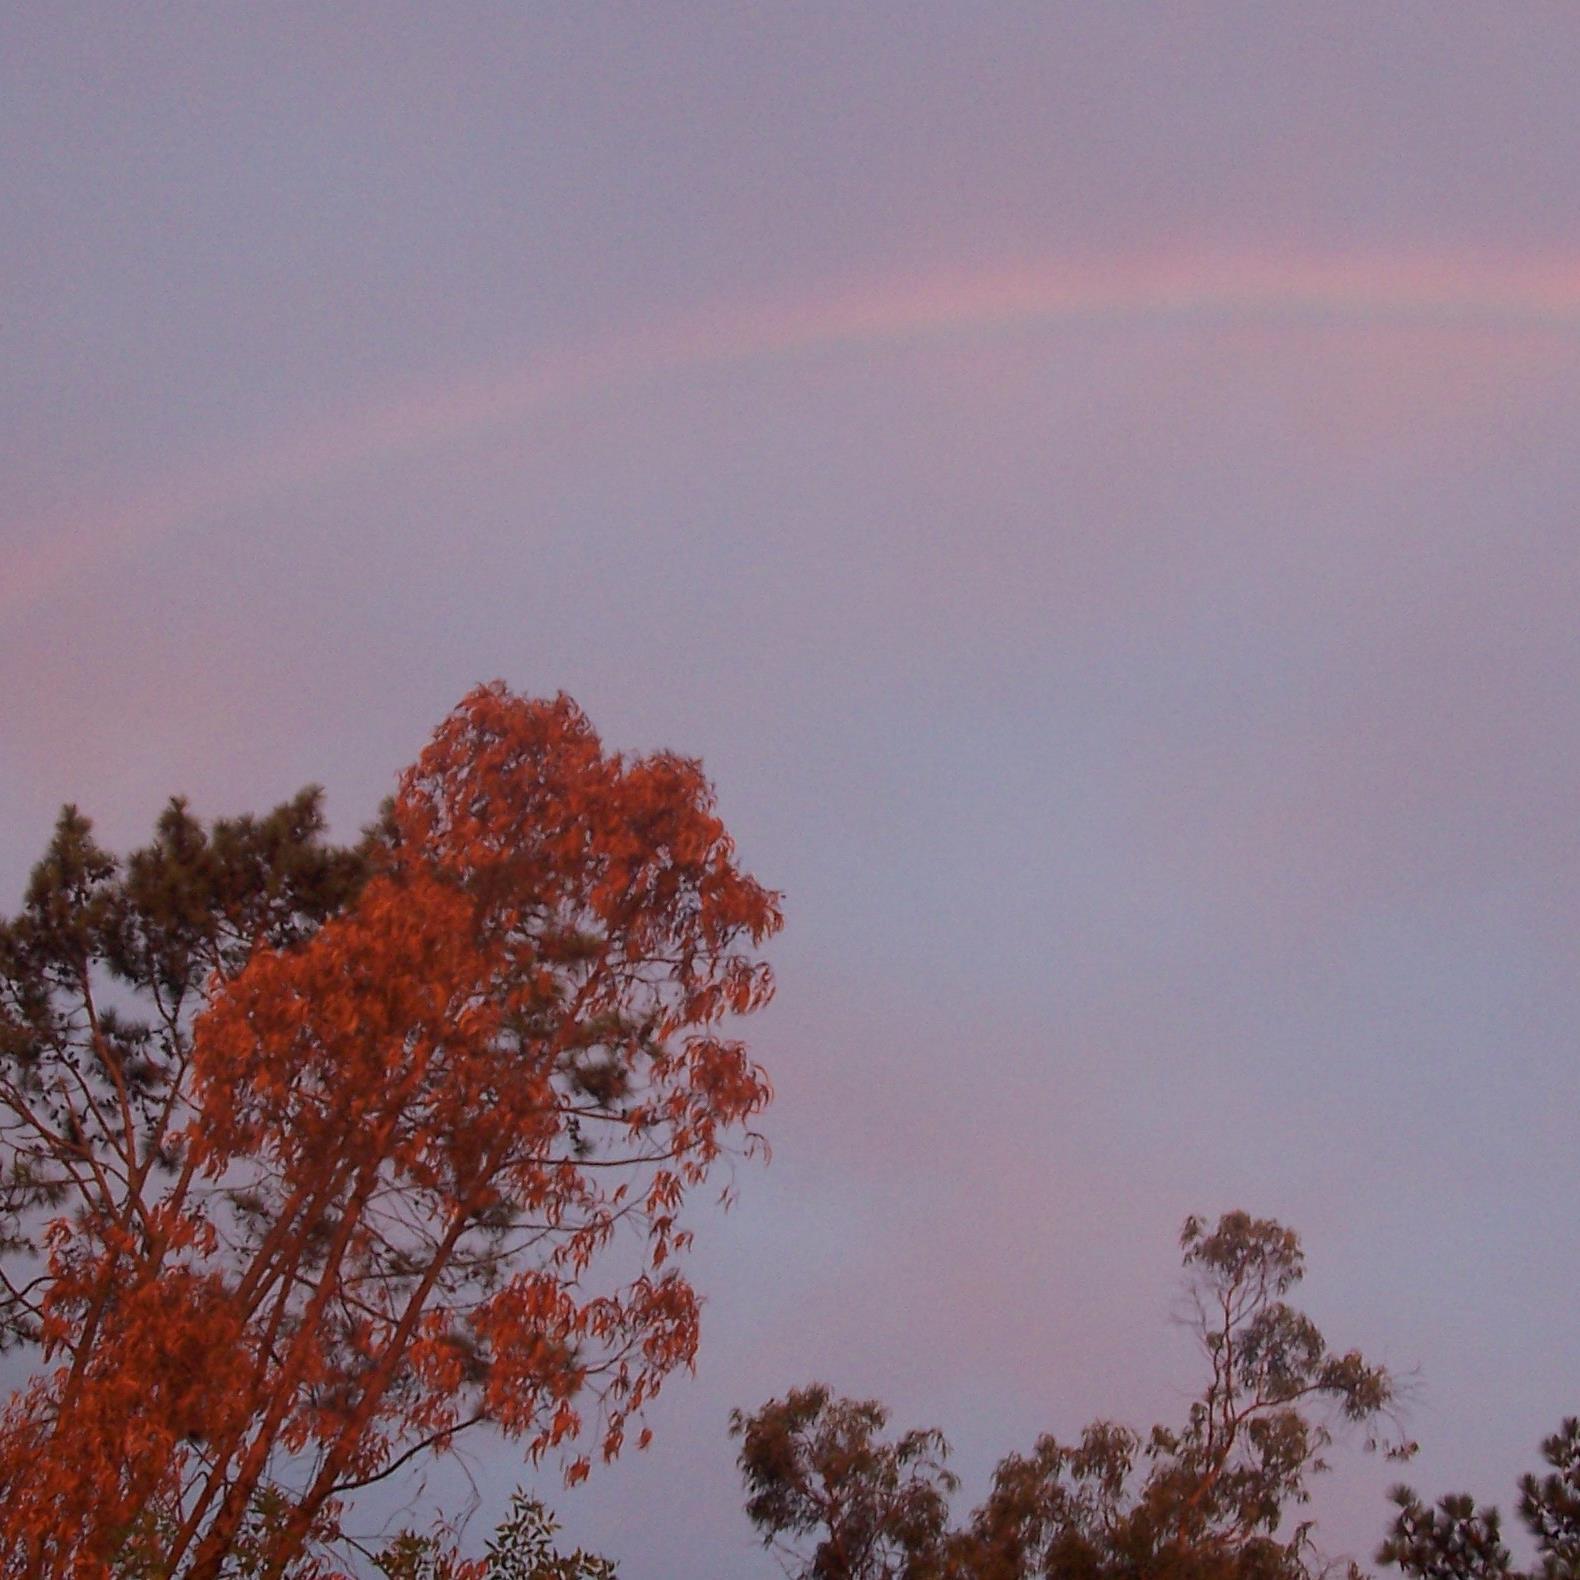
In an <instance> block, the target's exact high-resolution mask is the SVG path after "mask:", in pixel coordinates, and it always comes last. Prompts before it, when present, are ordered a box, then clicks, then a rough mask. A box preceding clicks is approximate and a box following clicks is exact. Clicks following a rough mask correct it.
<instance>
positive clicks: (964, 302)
mask: <svg viewBox="0 0 1580 1580" xmlns="http://www.w3.org/2000/svg"><path fill="white" fill-rule="evenodd" d="M1148 321H1151V322H1156V323H1173V324H1179V325H1185V326H1193V327H1199V328H1202V329H1207V330H1211V329H1214V328H1226V327H1237V326H1244V325H1251V324H1261V325H1266V326H1277V325H1285V326H1298V325H1306V326H1332V327H1335V328H1343V327H1348V328H1356V327H1361V328H1364V327H1366V326H1369V325H1370V326H1377V327H1388V326H1392V327H1402V326H1415V327H1419V328H1425V329H1435V330H1440V331H1449V332H1461V331H1465V330H1475V331H1480V332H1493V333H1497V334H1506V333H1511V332H1523V333H1532V332H1534V333H1537V334H1549V335H1552V334H1556V335H1562V336H1565V337H1569V336H1574V335H1577V334H1580V260H1572V259H1553V260H1547V261H1545V262H1541V263H1536V264H1533V263H1531V262H1529V261H1528V260H1526V261H1519V262H1513V263H1511V262H1508V261H1503V262H1499V261H1482V262H1467V261H1466V260H1463V259H1434V258H1427V257H1419V256H1417V257H1411V258H1375V257H1374V258H1365V259H1356V258H1339V259H1334V260H1330V261H1326V262H1320V261H1312V260H1309V259H1305V260H1280V259H1270V258H1252V259H1246V258H1225V259H1219V260H1213V259H1203V258H1201V257H1197V258H1195V259H1193V260H1192V261H1191V262H1190V263H1189V264H1184V265H1182V264H1180V263H1178V262H1171V261H1167V260H1164V261H1158V260H1151V261H1141V262H1134V261H1132V262H1128V263H1122V264H1115V263H1112V262H1098V263H1093V264H1087V265H1084V266H1082V265H1064V266H1058V267H1051V266H1041V267H1027V268H1019V269H1013V270H993V271H982V272H975V273H961V274H954V275H944V276H938V277H934V278H930V279H920V280H909V281H889V282H887V283H885V284H883V285H882V286H880V287H877V288H873V289H867V290H858V291H850V292H843V293H837V294H833V295H829V296H824V297H820V298H815V299H808V300H805V301H802V302H800V303H791V304H784V303H779V304H773V305H771V306H769V307H766V308H756V309H746V310H720V311H713V312H708V313H699V314H694V315H692V316H690V317H688V318H684V319H677V320H675V321H674V322H672V323H670V324H668V325H665V326H661V327H658V328H654V329H650V330H643V331H638V332H635V333H631V334H627V335H621V336H618V337H611V338H609V339H606V340H603V341H599V342H593V343H590V344H587V345H583V346H580V347H573V348H569V349H566V350H562V351H558V352H550V353H547V354H545V355H543V356H541V357H539V358H536V359H534V360H533V361H532V362H531V363H529V364H528V365H527V366H525V367H524V368H519V369H516V370H513V371H508V372H505V373H503V374H492V375H487V376H481V377H477V378H473V379H468V380H463V381H458V382H454V383H450V384H446V385H444V386H442V387H439V388H432V387H428V388H416V389H413V390H410V391H408V392H406V393H404V394H401V395H399V396H397V397H396V398H394V399H390V400H385V401H380V402H375V403H371V404H369V405H367V406H364V407H362V408H360V409H357V410H354V411H348V412H342V413H339V414H330V415H328V416H323V415H320V416H319V417H318V418H317V419H316V420H315V421H314V422H313V423H312V425H311V427H310V428H304V429H301V430H298V431H295V432H286V433H281V434H276V435H274V436H273V437H272V438H271V439H269V440H268V441H266V442H260V443H259V444H257V445H255V446H253V447H251V448H249V449H247V450H244V451H240V452H236V453H233V454H230V455H228V456H219V457H214V458H211V459H210V460H208V461H205V462H201V463H198V464H196V465H193V466H190V467H188V468H186V469H184V470H181V471H179V472H175V473H172V474H169V475H167V476H166V477H165V478H163V479H161V480H159V481H157V482H156V483H155V484H153V485H152V486H149V487H145V488H143V489H141V490H139V491H137V492H135V493H133V494H132V495H131V496H130V497H128V498H123V499H121V500H119V501H113V502H109V503H105V504H101V505H100V506H98V507H92V508H79V509H77V510H74V511H72V512H71V513H70V514H69V515H66V514H62V516H61V517H60V518H59V519H56V520H54V521H52V522H41V523H31V524H29V525H28V526H27V528H25V529H24V531H23V532H22V533H21V534H20V535H19V537H20V545H19V547H18V548H17V549H15V550H13V553H12V555H11V556H10V564H9V565H8V567H7V568H6V574H5V576H4V578H3V580H0V612H3V611H5V610H7V609H11V610H15V609H17V608H20V607H22V606H25V605H26V604H29V603H32V602H34V601H36V600H37V599H38V598H40V597H41V596H42V595H43V594H44V593H45V592H47V591H48V590H49V588H50V587H52V586H54V585H56V584H57V583H59V582H61V581H63V580H66V579H68V578H69V577H70V576H71V575H72V574H73V573H74V572H75V571H78V570H80V569H82V568H83V567H85V566H86V565H88V564H90V563H92V562H94V561H96V560H98V559H99V558H101V557H102V556H104V555H106V554H109V555H117V556H124V555H126V554H129V553H132V552H135V551H136V550H137V549H139V548H142V547H147V546H149V545H151V544H152V543H154V542H157V541H159V540H160V539H162V538H164V537H166V536H168V535H169V534H171V533H175V532H179V531H181V530H183V529H186V528H190V527H194V526H197V525H200V524H201V523H203V522H204V521H205V520H212V519H213V518H215V517H217V516H221V515H224V514H228V513H230V512H232V511H235V510H237V509H242V508H245V507H246V506H248V505H249V504H252V503H255V502H257V501H258V500H260V499H263V498H267V497H268V495H269V494H270V493H272V492H275V491H278V490H281V489H291V488H297V487H301V486H304V485H307V484H311V483H312V482H314V481H316V480H319V479H321V478H327V477H332V476H335V475H337V474H342V473H345V472H349V471H355V470H357V469H358V468H363V467H366V466H369V465H373V464H377V463H379V462H383V461H388V460H394V459H398V458H399V457H401V456H404V455H408V454H412V453H416V452H420V451H422V450H425V449H431V448H435V447H438V446H442V445H443V444H444V443H446V442H447V441H450V440H453V439H456V438H459V437H461V436H464V435H466V434H468V433H473V432H476V431H479V430H485V429H487V428H489V427H493V426H502V425H507V424H509V423H512V422H516V421H519V420H521V419H523V418H526V417H528V416H530V415H531V414H532V413H533V412H534V411H539V410H543V409H545V408H549V407H552V406H554V405H557V404H561V403H564V402H568V401H573V400H576V399H579V398H588V397H592V396H598V395H604V394H611V393H617V392H619V391H620V390H623V389H630V388H633V387H640V386H642V385H643V384H646V383H650V382H655V381H661V380H662V379H663V378H664V377H666V376H670V375H673V374H675V373H678V372H681V371H684V370H692V369H698V368H706V367H710V366H728V365H730V364H733V363H744V362H752V361H757V360H762V359H769V358H773V357H776V356H785V355H794V354H796V353H804V352H812V351H816V350H820V349H828V350H839V349H841V348H848V349H860V348H881V347H884V346H892V345H904V344H907V343H911V342H917V341H925V340H927V339H928V338H931V337H937V336H940V335H948V334H981V333H991V332H1009V331H1015V330H1023V331H1027V332H1033V331H1036V330H1039V329H1045V328H1052V327H1057V326H1059V325H1061V324H1064V325H1069V324H1077V323H1088V324H1093V325H1102V324H1105V323H1107V324H1125V323H1144V322H1148Z"/></svg>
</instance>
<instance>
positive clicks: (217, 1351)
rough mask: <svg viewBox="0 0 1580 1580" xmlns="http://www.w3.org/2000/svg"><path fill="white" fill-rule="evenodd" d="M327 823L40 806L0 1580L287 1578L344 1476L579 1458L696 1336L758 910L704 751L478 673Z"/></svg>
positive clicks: (740, 1088)
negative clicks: (100, 843)
mask: <svg viewBox="0 0 1580 1580" xmlns="http://www.w3.org/2000/svg"><path fill="white" fill-rule="evenodd" d="M322 836H323V827H322V819H321V816H320V813H319V808H318V801H317V797H316V795H315V794H314V793H311V792H309V793H304V795H303V796H301V797H298V798H297V800H296V801H294V802H292V803H290V804H288V805H287V806H286V807H282V808H280V809H279V810H277V811H276V812H275V813H273V814H271V815H270V816H269V817H267V818H263V819H260V820H256V821H254V820H249V819H241V820H237V821H233V822H226V823H219V824H216V825H214V827H213V828H212V829H210V830H205V829H204V828H202V827H201V826H200V825H199V824H198V823H197V822H196V820H195V819H193V818H192V817H191V816H190V814H189V813H188V812H187V810H186V808H185V807H184V806H183V805H181V803H179V802H176V803H173V804H172V806H171V808H170V809H169V811H168V812H167V813H166V814H165V816H164V818H163V819H162V820H161V822H160V825H159V829H158V832H157V835H156V838H155V841H154V843H153V844H152V845H150V846H149V847H147V848H146V849H144V850H141V851H138V852H137V853H135V854H134V855H133V856H131V857H130V858H129V859H128V860H127V861H126V862H125V863H124V864H123V863H118V862H116V861H115V860H113V859H112V858H111V857H109V856H108V855H106V854H105V853H104V852H103V851H101V850H100V849H99V848H98V847H97V846H96V845H95V843H94V842H93V839H92V835H91V831H90V829H89V826H88V824H87V821H86V820H85V819H83V818H82V817H80V816H79V815H78V814H77V813H76V812H75V811H74V810H72V809H70V808H68V809H67V811H66V812H65V813H63V814H62V817H61V820H60V823H59V825H58V827H57V830H56V834H55V838H54V841H53V842H52V844H51V846H50V848H49V850H48V852H47V853H46V856H45V858H44V860H43V862H42V863H41V864H40V865H39V867H38V869H37V870H36V871H35V873H34V875H33V879H32V882H31V884H30V886H29V888H28V891H27V895H26V901H25V905H24V908H23V911H22V913H21V914H20V915H19V916H18V917H16V918H15V919H14V920H12V921H11V922H9V923H6V924H5V925H4V926H3V929H0V1163H3V1176H0V1232H3V1234H4V1236H5V1240H4V1245H5V1259H4V1274H5V1286H4V1290H5V1306H4V1333H5V1336H6V1338H7V1340H8V1342H10V1343H12V1344H15V1345H22V1346H28V1347H34V1348H37V1349H38V1350H39V1351H40V1352H41V1356H42V1359H43V1361H44V1363H45V1369H44V1370H43V1371H41V1372H40V1373H39V1374H38V1375H37V1376H36V1377H35V1378H34V1380H33V1382H32V1383H31V1384H30V1385H29V1386H28V1387H27V1388H26V1389H24V1390H22V1391H21V1392H20V1393H18V1394H17V1395H16V1396H14V1397H13V1398H12V1400H11V1402H10V1404H9V1406H8V1407H7V1409H6V1410H5V1412H4V1415H3V1417H0V1552H3V1553H4V1555H5V1557H4V1559H3V1563H4V1565H5V1567H4V1569H3V1571H0V1572H4V1573H8V1574H16V1575H23V1574H25V1575H30V1576H31V1575H53V1574H68V1573H69V1574H73V1575H76V1574H79V1573H81V1574H92V1573H95V1572H101V1573H102V1572H105V1570H106V1568H107V1566H114V1565H123V1566H133V1567H135V1566H136V1565H139V1564H140V1565H144V1566H145V1567H147V1568H148V1572H151V1573H157V1574H161V1575H171V1576H175V1575H180V1576H205V1577H207V1576H215V1575H218V1574H220V1573H221V1572H222V1571H224V1570H225V1566H226V1565H227V1564H228V1563H234V1562H237V1561H239V1560H238V1555H242V1556H243V1557H244V1558H245V1562H246V1564H247V1565H248V1566H250V1568H251V1572H255V1573H259V1574H266V1575H278V1574H281V1573H283V1572H284V1571H285V1569H286V1568H287V1566H293V1567H292V1572H293V1573H296V1574H313V1573H318V1572H321V1569H322V1563H321V1556H322V1554H323V1553H324V1552H326V1551H327V1550H328V1549H327V1544H329V1543H332V1542H333V1540H334V1539H335V1537H336V1535H337V1529H338V1528H337V1511H338V1509H339V1508H340V1506H341V1501H342V1500H343V1499H344V1497H345V1496H346V1495H347V1494H349V1493H351V1492H353V1491H354V1490H356V1489H358V1488H360V1487H363V1486H366V1485H368V1484H369V1483H371V1482H374V1481H376V1480H379V1479H381V1478H383V1477H385V1476H387V1475H389V1474H391V1473H392V1472H393V1471H394V1470H395V1469H396V1468H397V1467H399V1466H401V1465H402V1464H404V1463H407V1462H408V1461H410V1460H411V1459H412V1458H414V1457H416V1456H418V1455H420V1454H422V1453H424V1452H426V1451H429V1450H434V1449H442V1448H445V1447H447V1446H449V1445H450V1444H451V1443H452V1442H453V1440H454V1438H455V1437H456V1435H457V1434H458V1433H460V1432H462V1431H464V1430H466V1429H469V1428H471V1427H474V1426H477V1425H482V1424H485V1423H486V1424H489V1425H491V1426H492V1427H494V1428H496V1429H497V1430H499V1431H500V1432H503V1433H504V1434H506V1435H507V1436H509V1437H511V1438H514V1439H517V1440H519V1441H520V1442H521V1444H522V1446H523V1448H524V1450H525V1452H526V1453H527V1454H528V1455H530V1456H534V1457H535V1456H539V1455H541V1454H543V1453H544V1452H546V1451H548V1450H550V1449H556V1450H558V1451H560V1452H561V1453H564V1454H565V1455H567V1457H568V1459H569V1464H568V1474H569V1475H570V1476H571V1477H572V1478H573V1479H575V1478H577V1477H579V1476H581V1475H584V1474H585V1473H586V1471H587V1469H588V1466H589V1462H590V1457H591V1455H590V1453H589V1452H588V1451H587V1450H586V1449H584V1448H576V1447H574V1446H573V1445H574V1444H576V1443H578V1442H579V1441H580V1440H581V1439H582V1437H583V1436H584V1429H586V1431H589V1432H591V1433H592V1434H593V1435H594V1437H595V1443H594V1444H593V1448H594V1450H595V1451H596V1452H599V1453H601V1454H602V1455H603V1457H605V1458H609V1457H612V1456H613V1455H614V1454H616V1453H617V1452H618V1451H619V1449H620V1447H621V1444H622V1442H623V1440H624V1437H625V1434H626V1430H627V1426H628V1423H629V1422H630V1421H631V1419H632V1418H633V1417H636V1416H639V1415H640V1412H641V1410H642V1407H643V1405H644V1403H645V1402H646V1401H647V1400H648V1399H650V1398H651V1397H652V1396H653V1394H654V1393H655V1392H656V1390H657V1389H658V1387H659V1385H660V1383H661V1382H662V1380H663V1378H664V1377H665V1375H666V1374H667V1373H669V1372H670V1371H671V1370H673V1368H675V1367H676V1366H677V1365H684V1364H686V1363H687V1362H689V1361H690V1360H691V1358H692V1356H693V1355H694V1353H695V1349H696V1343H697V1303H696V1298H695V1295H694V1293H693V1290H692V1288H691V1286H690V1285H689V1283H688V1282H687V1281H686V1279H685V1278H684V1277H683V1276H682V1275H681V1273H680V1272H679V1271H678V1270H677V1268H676V1267H675V1266H674V1265H672V1263H671V1261H670V1259H671V1257H672V1256H673V1254H674V1253H676V1252H678V1251H680V1250H683V1249H684V1247H685V1246H686V1244H687V1242H688V1239H689V1235H688V1232H687V1231H686V1229H685V1228H684V1227H683V1226H682V1220H681V1217H680V1209H681V1207H682V1204H683V1201H684V1200H685V1198H686V1197H687V1195H688V1193H689V1192H691V1191H692V1190H693V1189H694V1188H695V1187H696V1186H698V1185H699V1184H701V1183H702V1181H703V1179H704V1178H705V1177H706V1175H707V1173H708V1171H709V1168H710V1165H712V1164H713V1163H714V1162H715V1160H716V1159H717V1158H718V1156H719V1154H720V1151H721V1148H722V1147H723V1146H724V1145H725V1144H726V1142H727V1140H728V1138H729V1136H730V1133H731V1132H732V1131H738V1130H739V1129H740V1128H741V1127H743V1126H745V1125H747V1124H749V1122H750V1120H751V1118H752V1116H753V1115H754V1114H756V1113H757V1112H758V1110H759V1109H760V1108H761V1107H762V1105H763V1104H764V1102H765V1101H766V1099H767V1096H768V1087H767V1084H766V1081H765V1079H764V1077H763V1075H762V1073H761V1071H760V1070H758V1069H757V1067H756V1066H755V1065H754V1064H753V1063H752V1062H751V1061H750V1059H749V1057H748V1055H747V1053H746V1050H745V1048H744V1047H743V1045H742V1044H741V1043H740V1042H739V1041H736V1040H734V1039H732V1038H731V1037H729V1036H727V1035H726V1034H725V1027H724V1024H723V1023H724V1021H725V1020H726V1018H727V1017H729V1016H731V1015H742V1014H746V1013H748V1012H750V1011H752V1010H754V1009H756V1008H757V1007H758V1006H760V1005H761V1004H763V1003H764V1002H765V1001H766V1000H767V998H768V996H769V994H770V992H771V989H772V982H771V978H770V976H769V973H768V970H767V967H766V966H765V965H763V964H762V963H761V962H760V961H759V960H758V959H757V958H756V957H755V954H754V952H753V950H754V947H755V946H756V945H758V944H760V943H761V942H762V941H763V940H764V939H766V938H767V937H769V936H770V935H771V934H772V933H774V932H775V931H776V930H777V929H778V927H779V925H780V918H779V911H778V905H777V896H776V895H774V894H773V893H772V892H770V891H769V890H766V889H764V888H763V887H762V886H760V885H759V884H757V883H756V882H755V881H754V880H753V879H752V878H751V877H749V876H748V875H747V874H745V873H743V872H742V871H741V870H740V869H739V867H738V866H737V864H736V861H735V858H734V851H733V846H732V844H731V841H730V839H729V837H728V835H727V834H726V832H725V830H724V827H723V825H722V823H721V822H720V821H719V819H718V817H717V816H716V815H715V812H714V805H713V798H712V793H711V789H710V787H709V785H708V783H707V781H706V780H705V778H704V777H703V775H702V772H701V769H700V767H699V765H698V764H697V763H695V762H693V761H690V760H687V759H684V758H680V757H676V756H673V755H670V754H659V755H655V756H651V757H644V758H637V759H631V760H626V759H623V758H621V757H619V756H617V755H609V754H606V753H605V752H604V751H603V750H602V748H601V746H600V743H599V741H598V738H597V736H596V735H595V734H594V732H593V730H592V728H591V726H590V725H589V724H588V722H587V720H586V719H585V718H584V716H583V715H582V714H581V713H580V712H579V711H578V710H577V709H576V707H575V706H574V704H573V703H571V702H570V701H569V700H568V699H567V698H564V697H560V698H558V699H556V700H554V701H552V702H537V701H527V700H523V699H521V698H518V697H515V696H512V695H511V694H509V693H508V692H507V691H506V690H505V689H504V688H503V687H502V686H499V685H495V686H491V687H485V688H479V689H478V690H476V691H474V692H473V693H471V694H470V695H469V696H468V697H467V698H465V699H464V700H463V702H462V703H461V704H460V705H459V706H458V707H457V709H456V710H455V712H454V713H452V714H451V716H450V717H449V718H448V719H447V720H446V721H445V723H444V724H443V725H442V726H441V728H440V729H439V730H438V732H437V733H436V735H435V737H434V739H433V741H432V743H431V744H430V745H429V747H428V748H427V750H426V751H425V752H424V753H423V755H422V757H421V758H420V759H419V760H418V762H417V763H416V764H415V765H414V766H413V767H412V768H411V769H410V770H409V771H408V772H407V773H406V774H405V775H404V776H403V777H402V780H401V782H400V786H399V791H398V794H397V795H396V797H395V798H394V800H393V802H392V803H391V804H390V805H389V807H388V808H387V809H386V814H385V817H384V819H383V822H382V824H381V825H380V827H379V828H378V829H377V830H376V831H374V832H373V833H372V834H371V835H370V836H369V838H368V839H367V840H366V841H365V842H364V844H363V845H362V846H361V847H359V848H358V849H356V850H341V849H336V848H334V847H332V846H330V845H328V844H326V842H325V841H324V839H323V837H322ZM750 1141H751V1138H750V1134H749V1132H748V1142H747V1144H748V1145H750ZM622 1226H626V1227H631V1228H634V1229H635V1230H636V1231H637V1238H636V1240H635V1241H634V1243H635V1244H639V1245H641V1246H642V1247H643V1253H642V1256H641V1258H640V1261H639V1264H636V1265H635V1268H634V1272H633V1270H632V1269H633V1264H632V1263H631V1260H630V1258H629V1256H627V1257H626V1259H625V1262H624V1264H623V1266H624V1271H623V1275H622V1276H613V1275H612V1274H611V1275H605V1276H604V1277H603V1278H602V1279H601V1280H600V1278H599V1277H598V1269H599V1268H600V1267H603V1266H606V1265H607V1261H606V1259H604V1258H602V1257H601V1255H600V1253H602V1252H603V1251H604V1250H605V1248H606V1247H608V1246H609V1245H610V1242H611V1240H612V1239H614V1237H615V1235H616V1232H617V1230H620V1229H621V1228H622ZM616 1265H620V1264H619V1263H618V1261H617V1264H616ZM643 1435H644V1437H645V1433H644V1434H643ZM572 1456H574V1457H572ZM315 1555H318V1556H315Z"/></svg>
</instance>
